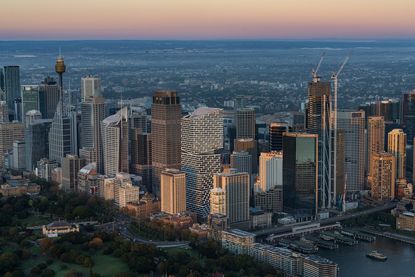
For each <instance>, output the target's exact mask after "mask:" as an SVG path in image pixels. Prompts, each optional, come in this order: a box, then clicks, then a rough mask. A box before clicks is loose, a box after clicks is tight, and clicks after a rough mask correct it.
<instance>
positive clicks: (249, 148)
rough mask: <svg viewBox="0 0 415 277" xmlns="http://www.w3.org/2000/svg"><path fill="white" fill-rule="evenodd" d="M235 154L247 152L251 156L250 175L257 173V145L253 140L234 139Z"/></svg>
mask: <svg viewBox="0 0 415 277" xmlns="http://www.w3.org/2000/svg"><path fill="white" fill-rule="evenodd" d="M234 151H235V152H242V151H244V152H248V153H249V155H251V160H252V173H253V174H257V173H258V151H257V143H256V140H254V139H235V141H234Z"/></svg>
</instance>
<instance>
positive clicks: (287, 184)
mask: <svg viewBox="0 0 415 277" xmlns="http://www.w3.org/2000/svg"><path fill="white" fill-rule="evenodd" d="M317 138H318V136H317V135H316V134H305V133H285V134H284V137H283V153H284V154H283V190H284V191H283V198H284V201H283V203H284V206H285V207H287V208H288V209H289V210H294V211H295V212H300V213H302V214H310V215H311V214H313V215H315V214H316V213H317V210H318V156H319V153H318V141H317Z"/></svg>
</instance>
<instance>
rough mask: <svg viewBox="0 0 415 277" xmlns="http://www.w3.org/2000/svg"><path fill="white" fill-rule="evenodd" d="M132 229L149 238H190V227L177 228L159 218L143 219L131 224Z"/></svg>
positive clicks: (166, 239) (172, 239) (167, 239)
mask: <svg viewBox="0 0 415 277" xmlns="http://www.w3.org/2000/svg"><path fill="white" fill-rule="evenodd" d="M130 231H132V232H133V233H135V234H137V235H138V236H142V237H144V238H147V239H152V240H160V241H176V240H190V239H191V234H190V231H189V230H188V229H179V228H175V227H174V226H173V225H171V224H164V223H162V222H160V221H157V220H153V221H150V220H144V219H141V220H139V221H137V222H133V223H131V225H130Z"/></svg>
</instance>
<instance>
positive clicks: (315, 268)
mask: <svg viewBox="0 0 415 277" xmlns="http://www.w3.org/2000/svg"><path fill="white" fill-rule="evenodd" d="M338 270H339V267H338V265H337V264H335V263H334V262H332V261H330V260H328V259H326V258H322V257H320V256H316V255H310V256H306V257H304V265H303V276H307V277H337V276H338V274H339V273H338Z"/></svg>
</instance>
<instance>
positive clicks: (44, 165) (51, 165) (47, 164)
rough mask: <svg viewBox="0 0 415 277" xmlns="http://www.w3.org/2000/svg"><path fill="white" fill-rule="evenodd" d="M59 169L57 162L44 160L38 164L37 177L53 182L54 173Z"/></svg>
mask: <svg viewBox="0 0 415 277" xmlns="http://www.w3.org/2000/svg"><path fill="white" fill-rule="evenodd" d="M58 167H59V164H58V163H57V162H55V161H50V160H48V159H46V158H43V159H41V160H39V161H37V163H36V176H38V177H39V178H42V179H45V180H46V181H48V182H51V181H52V177H53V171H54V170H55V169H56V168H58Z"/></svg>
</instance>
